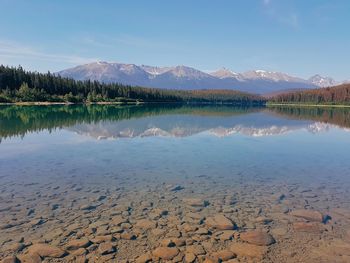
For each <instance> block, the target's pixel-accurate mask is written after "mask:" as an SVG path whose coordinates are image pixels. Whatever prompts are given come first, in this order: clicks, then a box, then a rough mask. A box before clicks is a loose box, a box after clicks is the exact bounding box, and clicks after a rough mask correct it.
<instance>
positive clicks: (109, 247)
mask: <svg viewBox="0 0 350 263" xmlns="http://www.w3.org/2000/svg"><path fill="white" fill-rule="evenodd" d="M98 251H99V252H100V254H101V255H107V254H111V253H114V252H115V251H116V248H115V246H114V245H113V244H112V243H111V242H104V243H101V244H100V245H99V246H98Z"/></svg>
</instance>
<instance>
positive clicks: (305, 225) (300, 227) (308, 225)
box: [293, 222, 321, 233]
mask: <svg viewBox="0 0 350 263" xmlns="http://www.w3.org/2000/svg"><path fill="white" fill-rule="evenodd" d="M293 229H294V230H295V231H298V232H308V233H320V232H321V228H320V225H319V224H318V223H315V222H295V223H293Z"/></svg>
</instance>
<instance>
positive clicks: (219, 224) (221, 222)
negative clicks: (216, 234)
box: [205, 215, 235, 230]
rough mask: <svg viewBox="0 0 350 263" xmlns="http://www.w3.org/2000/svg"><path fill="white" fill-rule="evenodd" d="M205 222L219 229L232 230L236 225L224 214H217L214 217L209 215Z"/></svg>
mask: <svg viewBox="0 0 350 263" xmlns="http://www.w3.org/2000/svg"><path fill="white" fill-rule="evenodd" d="M205 223H206V224H207V225H208V226H209V227H213V228H216V229H219V230H232V229H234V227H235V225H234V223H233V222H232V221H231V220H230V219H228V218H227V217H225V216H224V215H215V216H213V217H209V218H207V219H206V220H205Z"/></svg>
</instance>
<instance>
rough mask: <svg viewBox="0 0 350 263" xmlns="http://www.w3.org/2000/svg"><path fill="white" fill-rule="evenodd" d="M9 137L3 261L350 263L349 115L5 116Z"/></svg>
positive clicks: (132, 110) (0, 201)
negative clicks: (46, 252) (80, 242)
mask: <svg viewBox="0 0 350 263" xmlns="http://www.w3.org/2000/svg"><path fill="white" fill-rule="evenodd" d="M0 138H1V143H0V167H1V172H0V245H1V249H0V257H5V256H9V255H18V258H21V257H23V255H28V254H29V255H31V254H32V251H31V249H32V248H33V245H31V244H35V243H38V242H41V243H42V242H46V243H48V244H50V245H53V246H56V247H59V248H61V249H63V250H65V251H66V252H67V253H66V255H65V256H62V257H61V258H59V259H53V258H52V257H50V256H41V259H42V260H44V261H46V262H50V261H55V262H57V261H60V262H67V261H69V260H71V261H78V260H81V261H84V260H88V261H89V262H108V261H110V262H120V261H122V260H129V262H133V261H135V260H136V259H137V258H139V256H141V255H148V254H147V253H150V255H148V256H149V257H150V258H152V259H153V261H157V260H159V259H158V258H159V256H157V253H156V252H154V250H155V249H156V248H158V247H160V246H164V244H163V243H162V240H164V239H166V238H168V239H174V240H175V241H177V242H175V241H174V240H173V241H174V242H173V243H174V244H175V245H174V244H172V245H171V246H172V247H173V248H172V249H173V250H176V251H175V252H174V253H175V254H176V256H174V257H172V259H171V260H172V261H173V262H182V261H186V260H187V261H189V258H188V254H190V253H193V254H194V257H193V258H194V260H195V261H196V262H203V261H204V260H205V259H206V258H207V259H208V258H213V257H214V258H215V257H217V254H215V253H216V252H218V251H222V250H224V251H226V252H227V251H231V252H230V253H233V254H234V255H231V256H230V257H233V258H234V259H230V260H231V261H232V262H350V253H349V252H348V251H349V249H350V232H349V231H348V229H349V227H350V203H349V201H350V198H349V186H350V157H349V149H350V111H349V110H347V109H341V108H337V109H318V108H300V109H299V108H233V107H225V106H218V107H214V106H205V107H189V106H180V105H175V106H171V107H170V106H167V107H164V106H163V107H160V106H157V107H155V106H131V107H118V106H26V107H19V106H6V107H1V108H0ZM187 198H196V199H199V200H195V201H196V202H195V203H196V204H193V202H194V201H193V200H192V201H191V200H188V199H187ZM198 201H200V204H198ZM204 201H205V202H204ZM305 209H306V210H311V211H313V212H315V214H316V215H318V214H322V220H321V221H319V220H317V216H316V219H315V218H310V217H307V216H305V215H304V213H305V211H304V210H305ZM295 211H296V212H295ZM300 213H301V215H300ZM218 214H220V215H223V216H225V217H226V218H227V219H228V220H230V221H232V222H233V223H232V224H233V227H232V230H231V228H230V227H229V228H227V229H222V227H218V226H213V225H212V224H210V223H209V222H210V220H211V218H212V217H213V216H215V215H218ZM120 218H122V222H121V221H120ZM144 221H146V223H147V224H146V225H145V224H143V223H145V222H144ZM140 222H141V223H140ZM189 226H191V227H189ZM203 229H205V230H206V231H207V233H205V231H204V230H203ZM199 230H201V231H199ZM230 231H231V232H230ZM251 231H253V232H254V233H256V231H258V232H259V233H261V232H263V233H269V235H270V236H272V237H273V239H274V241H275V242H273V243H272V244H264V245H261V244H257V241H256V240H246V239H245V238H244V233H245V232H251ZM224 234H226V235H228V238H226V236H225V237H223V236H222V235H224ZM130 235H131V236H133V238H132V240H129V239H130ZM102 237H104V238H102ZM82 238H87V239H89V240H90V243H89V245H88V246H86V248H84V249H80V251H79V253H76V251H75V250H73V251H72V250H71V249H68V248H67V243H69V242H70V241H71V240H75V239H82ZM101 240H102V241H101ZM178 240H182V241H183V242H184V244H180V243H179V242H180V241H178ZM104 243H108V244H109V245H111V246H112V247H113V249H111V250H110V251H109V252H108V253H107V252H106V253H104V252H103V251H102V250H103V248H101V244H104ZM258 243H259V242H258ZM19 244H22V245H19ZM193 246H195V247H197V249H198V246H201V247H202V248H203V251H201V252H200V253H199V252H198V251H197V250H196V251H195V252H194V251H193ZM240 246H243V247H240ZM249 246H253V247H249ZM19 247H20V248H19ZM255 248H256V249H257V253H255V254H253V255H249V253H248V254H247V252H246V251H247V250H249V251H251V250H254V249H255ZM78 254H79V255H78ZM80 254H81V255H80ZM185 255H186V257H184V256H185ZM186 258H187V259H186ZM161 260H164V259H161ZM140 262H142V261H140Z"/></svg>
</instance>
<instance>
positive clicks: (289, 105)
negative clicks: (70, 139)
mask: <svg viewBox="0 0 350 263" xmlns="http://www.w3.org/2000/svg"><path fill="white" fill-rule="evenodd" d="M140 104H190V105H234V106H244V107H247V106H248V107H266V108H268V107H275V106H288V107H315V108H317V107H320V108H327V107H328V108H350V105H344V104H333V105H332V104H298V103H269V102H267V103H265V104H261V105H256V104H251V105H239V104H236V103H230V102H226V103H224V102H222V103H216V102H176V101H129V102H119V101H118V102H117V101H116V102H112V101H111V102H110V101H101V102H89V103H84V102H80V103H74V102H48V101H45V102H44V101H43V102H40V101H36V102H0V106H11V105H14V106H54V105H67V106H69V105H119V106H123V105H140Z"/></svg>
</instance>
